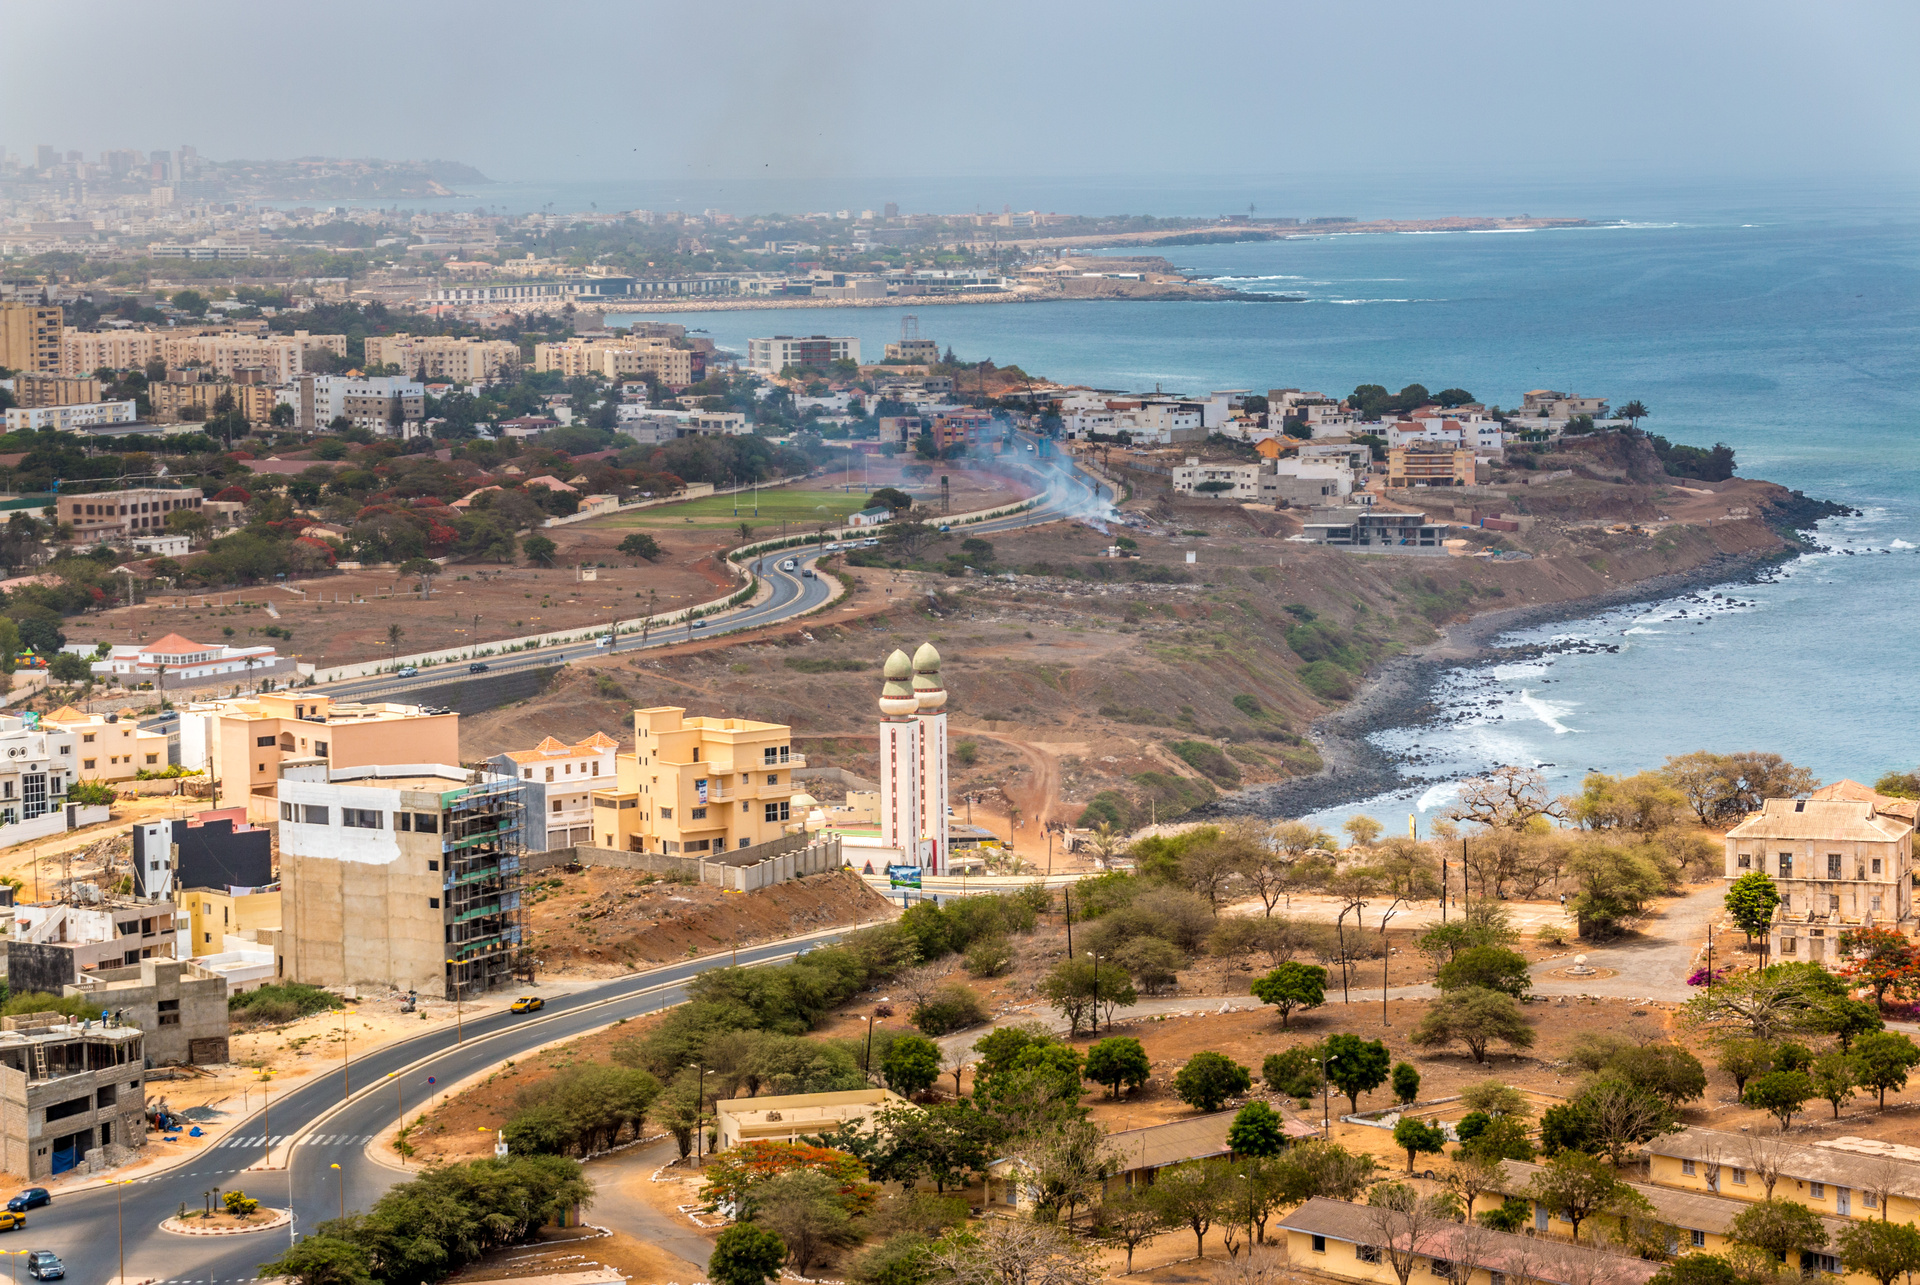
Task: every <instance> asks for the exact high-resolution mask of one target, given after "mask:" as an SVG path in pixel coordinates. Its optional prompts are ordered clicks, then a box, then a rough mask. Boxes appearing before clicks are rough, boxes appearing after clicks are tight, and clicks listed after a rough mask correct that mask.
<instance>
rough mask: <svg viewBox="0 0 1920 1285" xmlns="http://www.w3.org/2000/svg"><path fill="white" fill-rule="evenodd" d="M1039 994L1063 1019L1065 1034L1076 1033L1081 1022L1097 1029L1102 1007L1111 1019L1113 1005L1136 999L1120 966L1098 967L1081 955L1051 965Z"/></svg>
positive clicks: (1041, 983) (1129, 981) (1131, 986)
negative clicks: (1065, 1023) (1064, 1021)
mask: <svg viewBox="0 0 1920 1285" xmlns="http://www.w3.org/2000/svg"><path fill="white" fill-rule="evenodd" d="M1040 994H1041V995H1042V996H1043V997H1044V998H1045V999H1046V1001H1047V1003H1048V1004H1050V1005H1051V1006H1052V1007H1053V1008H1054V1009H1056V1010H1057V1011H1058V1012H1059V1014H1060V1016H1062V1017H1064V1018H1066V1019H1067V1033H1068V1035H1069V1036H1072V1035H1077V1034H1079V1033H1080V1024H1081V1023H1082V1022H1087V1023H1088V1024H1089V1025H1090V1026H1092V1027H1093V1028H1094V1029H1095V1030H1096V1031H1097V1030H1098V1029H1099V1025H1100V1012H1101V1010H1102V1009H1103V1008H1104V1009H1105V1010H1106V1011H1107V1013H1108V1014H1109V1018H1111V1014H1112V1012H1113V1009H1114V1008H1115V1007H1117V1006H1119V1005H1121V1004H1131V1003H1133V1002H1134V1001H1136V1000H1137V999H1139V995H1138V993H1137V992H1135V990H1134V989H1133V982H1132V981H1131V980H1130V979H1129V978H1128V977H1127V974H1126V973H1125V972H1124V971H1123V970H1122V969H1120V968H1118V967H1116V966H1115V965H1113V964H1111V963H1109V964H1108V965H1107V966H1106V967H1105V968H1101V967H1100V966H1099V965H1098V963H1096V962H1095V961H1093V960H1090V959H1087V958H1085V957H1076V958H1073V959H1063V960H1061V961H1060V962H1059V963H1057V964H1055V965H1054V966H1053V970H1052V971H1051V972H1049V973H1048V974H1047V975H1046V977H1045V978H1043V979H1042V980H1041V982H1040Z"/></svg>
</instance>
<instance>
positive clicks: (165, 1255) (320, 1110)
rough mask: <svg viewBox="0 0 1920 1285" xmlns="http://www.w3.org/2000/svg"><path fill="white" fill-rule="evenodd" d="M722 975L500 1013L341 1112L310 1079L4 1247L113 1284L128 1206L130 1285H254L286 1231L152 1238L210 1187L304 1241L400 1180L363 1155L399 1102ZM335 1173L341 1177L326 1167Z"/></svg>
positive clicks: (675, 974)
mask: <svg viewBox="0 0 1920 1285" xmlns="http://www.w3.org/2000/svg"><path fill="white" fill-rule="evenodd" d="M844 931H847V930H845V929H836V930H832V931H830V932H828V933H824V934H818V935H811V936H809V937H808V938H807V939H806V940H807V942H809V943H811V944H825V943H826V942H830V941H833V940H835V939H837V937H838V936H839V935H840V934H841V933H842V932H844ZM798 945H799V943H797V942H795V941H786V942H773V943H769V944H767V945H764V946H757V947H750V948H747V949H743V950H741V951H740V954H739V959H740V962H741V963H742V964H760V963H768V962H771V961H775V960H779V959H783V958H785V957H787V956H790V955H792V954H793V953H794V952H795V950H796V949H797V948H798ZM728 962H729V959H728V958H727V957H726V956H720V957H716V958H713V959H706V960H690V961H688V962H686V963H682V964H672V965H668V966H667V967H664V968H657V969H653V970H651V971H648V972H645V973H638V974H635V975H633V976H631V977H626V978H621V979H619V980H616V981H611V982H607V983H605V984H603V985H600V986H595V987H591V988H587V989H583V990H580V991H577V992H575V993H573V994H571V995H567V996H564V997H557V998H554V999H553V1000H551V1001H550V1005H549V1007H548V1009H547V1010H546V1012H544V1013H541V1014H537V1015H534V1016H532V1017H523V1016H516V1015H513V1014H510V1013H500V1014H495V1015H493V1016H490V1017H486V1018H482V1019H478V1020H476V1021H473V1022H469V1023H468V1024H467V1026H466V1031H465V1039H464V1041H462V1042H459V1043H456V1041H455V1037H454V1034H453V1032H450V1031H436V1032H434V1033H430V1034H428V1035H423V1036H420V1037H418V1038H416V1039H412V1040H406V1041H403V1042H401V1043H398V1044H393V1045H389V1046H388V1047H386V1048H383V1049H381V1050H380V1051H378V1052H376V1053H372V1054H369V1055H368V1056H366V1057H364V1058H361V1059H359V1060H357V1061H355V1062H354V1064H353V1066H352V1068H351V1071H350V1074H351V1076H352V1081H353V1085H354V1095H353V1097H352V1099H351V1100H350V1101H346V1102H345V1104H344V1106H343V1105H342V1104H343V1096H342V1095H343V1080H342V1075H343V1073H342V1072H341V1071H337V1070H336V1071H333V1072H330V1073H328V1074H326V1075H323V1076H318V1077H316V1078H315V1079H313V1080H312V1081H310V1082H308V1083H306V1084H303V1085H302V1086H301V1087H300V1088H297V1089H294V1090H291V1091H290V1092H289V1094H288V1095H287V1097H285V1098H274V1099H273V1100H272V1101H271V1102H270V1103H269V1106H268V1110H267V1112H266V1115H265V1117H263V1116H262V1115H261V1113H258V1112H256V1113H254V1114H253V1115H252V1116H250V1117H247V1118H245V1119H243V1120H241V1121H238V1122H236V1123H235V1125H234V1126H233V1127H232V1129H231V1131H230V1132H229V1133H228V1135H227V1137H226V1138H224V1139H222V1140H221V1141H220V1142H218V1143H215V1144H214V1145H213V1146H211V1147H209V1148H208V1149H207V1150H206V1151H203V1152H201V1153H199V1154H198V1155H197V1156H195V1157H194V1158H193V1159H192V1160H190V1161H188V1162H187V1163H185V1164H183V1165H181V1166H180V1167H178V1168H176V1169H173V1170H169V1171H167V1172H165V1173H161V1174H156V1175H153V1176H151V1177H147V1178H142V1179H138V1180H136V1181H134V1182H132V1183H128V1184H125V1185H119V1186H114V1187H102V1188H95V1189H93V1190H91V1191H81V1192H76V1193H74V1194H72V1195H62V1196H57V1197H56V1198H55V1200H54V1203H53V1204H52V1205H51V1206H49V1207H47V1208H44V1209H38V1210H35V1211H34V1212H33V1214H32V1215H31V1216H30V1219H29V1222H28V1226H27V1228H26V1231H25V1234H24V1235H22V1236H18V1237H15V1238H13V1239H12V1240H10V1241H9V1244H8V1246H7V1247H8V1248H13V1249H51V1250H53V1251H54V1252H56V1253H58V1254H59V1255H60V1256H61V1258H62V1259H64V1260H65V1262H66V1264H67V1278H68V1279H69V1280H71V1281H75V1282H93V1281H103V1280H107V1279H108V1278H110V1277H112V1276H114V1275H116V1274H117V1273H118V1270H119V1263H118V1251H119V1239H118V1236H117V1234H116V1228H117V1227H118V1226H120V1225H122V1224H121V1223H120V1222H119V1217H120V1214H119V1213H118V1211H117V1208H116V1206H117V1205H118V1204H119V1202H121V1201H124V1227H125V1237H126V1261H127V1276H128V1278H129V1279H130V1280H134V1281H138V1280H144V1279H153V1280H158V1281H175V1282H188V1281H192V1282H208V1281H216V1282H217V1281H235V1280H251V1279H253V1277H254V1275H255V1274H256V1268H257V1267H258V1266H259V1264H261V1263H263V1262H266V1261H268V1260H269V1259H272V1258H274V1257H276V1256H277V1255H279V1254H280V1253H281V1252H282V1251H283V1250H284V1249H285V1248H286V1247H287V1245H288V1243H289V1241H290V1234H289V1232H288V1231H280V1232H261V1233H256V1234H252V1235H246V1236H233V1237H215V1238H205V1239H202V1238H197V1237H182V1236H173V1235H169V1234H167V1233H165V1232H162V1231H160V1230H158V1224H159V1223H160V1221H161V1220H162V1219H163V1218H166V1217H168V1216H169V1215H171V1214H173V1213H175V1212H176V1211H177V1210H178V1207H179V1205H180V1203H181V1202H182V1201H185V1202H186V1203H188V1204H189V1205H198V1204H200V1203H201V1193H202V1192H203V1191H206V1190H208V1189H210V1188H212V1187H216V1186H217V1187H220V1188H222V1189H224V1190H232V1189H233V1188H235V1187H239V1188H241V1189H243V1190H245V1191H246V1192H247V1194H249V1195H251V1196H255V1197H257V1198H259V1199H260V1200H261V1201H262V1203H264V1204H267V1205H271V1206H276V1207H283V1208H284V1207H286V1206H287V1205H288V1204H289V1196H288V1191H289V1185H291V1190H292V1196H291V1205H292V1208H293V1210H294V1213H295V1223H294V1228H293V1229H290V1230H305V1229H309V1228H311V1227H313V1226H314V1225H315V1224H316V1223H319V1222H322V1221H324V1220H326V1219H328V1218H333V1217H337V1216H338V1215H339V1212H340V1205H341V1199H342V1192H341V1189H340V1186H339V1185H338V1184H339V1183H340V1182H342V1181H344V1182H345V1184H346V1189H345V1193H344V1195H345V1202H346V1207H347V1209H348V1210H350V1211H351V1210H354V1209H365V1208H367V1207H368V1206H369V1205H371V1204H372V1203H373V1202H374V1200H376V1199H378V1197H379V1196H380V1194H381V1193H382V1192H384V1191H385V1190H386V1189H387V1188H388V1187H390V1186H392V1185H393V1184H394V1183H395V1182H396V1181H399V1180H400V1179H401V1178H402V1176H403V1175H402V1174H401V1173H400V1172H399V1171H397V1170H395V1169H391V1168H389V1167H387V1166H385V1165H381V1164H377V1163H375V1162H373V1161H371V1160H369V1159H367V1157H366V1155H365V1154H364V1149H365V1146H366V1144H367V1142H368V1141H369V1140H371V1139H372V1138H373V1137H374V1136H375V1135H376V1134H378V1133H379V1132H380V1131H381V1130H383V1129H386V1128H388V1127H390V1126H392V1125H393V1124H394V1123H395V1122H396V1121H397V1120H398V1119H399V1117H400V1105H401V1103H400V1100H399V1095H404V1099H405V1104H406V1107H407V1110H408V1111H409V1112H413V1113H417V1112H418V1111H419V1109H420V1107H421V1106H422V1104H423V1103H424V1102H425V1100H426V1097H427V1096H428V1094H429V1092H430V1090H429V1089H428V1086H427V1078H428V1077H429V1076H432V1077H433V1078H434V1079H436V1080H437V1081H438V1082H439V1084H441V1085H446V1084H452V1083H455V1082H457V1081H459V1080H461V1079H463V1078H464V1077H466V1076H468V1075H471V1074H473V1073H474V1072H476V1071H480V1070H483V1069H485V1068H486V1067H489V1066H491V1065H493V1064H495V1063H497V1062H499V1061H501V1060H502V1059H505V1058H510V1057H517V1056H521V1055H523V1054H524V1053H525V1052H526V1051H527V1050H529V1049H532V1048H535V1047H537V1046H539V1045H542V1044H545V1043H547V1042H549V1041H552V1040H557V1039H566V1038H570V1037H573V1036H576V1035H582V1034H585V1033H587V1032H589V1031H592V1030H596V1029H598V1028H599V1027H602V1026H604V1025H606V1024H607V1023H609V1022H613V1021H616V1020H618V1019H620V1018H623V1017H638V1016H641V1015H643V1014H646V1013H651V1012H655V1011H657V1010H659V1009H662V1008H665V1007H668V1006H670V1005H673V1004H677V1003H679V1002H680V1001H681V1000H683V999H684V998H685V997H686V987H685V983H686V982H687V981H688V980H689V979H690V978H692V977H694V976H696V975H698V974H699V973H701V972H703V971H705V970H707V969H709V968H714V967H719V966H723V965H726V964H727V963H728ZM422 1059H425V1061H424V1063H423V1064H422V1065H419V1066H414V1067H412V1069H409V1070H407V1071H406V1072H405V1073H404V1075H398V1076H396V1079H398V1080H399V1081H400V1084H401V1087H400V1089H399V1091H398V1094H396V1090H395V1089H394V1087H393V1081H391V1080H388V1079H387V1078H386V1077H387V1076H388V1074H389V1073H390V1072H399V1071H401V1069H402V1068H403V1067H409V1066H410V1065H411V1064H413V1063H416V1062H421V1061H422ZM335 1108H341V1109H340V1110H338V1111H335V1110H334V1109H335ZM329 1112H333V1114H328V1113H329ZM268 1120H270V1121H271V1124H272V1146H273V1147H274V1148H275V1152H274V1156H273V1166H274V1167H273V1168H271V1169H269V1170H265V1171H261V1170H257V1169H254V1167H255V1166H257V1165H259V1164H260V1163H261V1159H262V1154H263V1152H264V1151H265V1149H266V1147H267V1145H268V1142H267V1138H268V1129H267V1123H268ZM289 1143H291V1146H289V1145H288V1144H289ZM289 1156H290V1157H291V1161H292V1163H291V1165H290V1166H289V1165H288V1164H287V1159H288V1157H289ZM336 1164H337V1165H339V1166H340V1168H339V1170H338V1171H335V1170H334V1169H332V1167H331V1166H333V1165H336ZM249 1170H253V1171H252V1172H249ZM676 1252H677V1251H676ZM702 1261H704V1260H702Z"/></svg>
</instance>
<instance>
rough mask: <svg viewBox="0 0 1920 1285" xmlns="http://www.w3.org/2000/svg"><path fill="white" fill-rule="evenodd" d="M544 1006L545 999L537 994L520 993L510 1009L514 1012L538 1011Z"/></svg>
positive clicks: (545, 1003) (545, 1004)
mask: <svg viewBox="0 0 1920 1285" xmlns="http://www.w3.org/2000/svg"><path fill="white" fill-rule="evenodd" d="M546 1006H547V1001H545V1000H544V999H541V998H540V997H539V996H538V995H522V996H521V997H520V998H519V999H517V1000H515V1001H513V1010H512V1011H513V1012H516V1013H538V1012H539V1011H540V1010H541V1009H543V1008H545V1007H546Z"/></svg>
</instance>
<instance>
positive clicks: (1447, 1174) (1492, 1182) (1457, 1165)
mask: <svg viewBox="0 0 1920 1285" xmlns="http://www.w3.org/2000/svg"><path fill="white" fill-rule="evenodd" d="M1440 1181H1441V1182H1443V1183H1445V1184H1446V1187H1447V1190H1448V1191H1451V1192H1453V1193H1454V1194H1455V1195H1456V1196H1458V1197H1460V1199H1461V1200H1462V1201H1463V1202H1465V1204H1466V1209H1467V1221H1468V1222H1469V1223H1471V1222H1472V1221H1473V1205H1474V1202H1475V1201H1477V1200H1479V1199H1480V1196H1481V1194H1482V1193H1484V1192H1489V1191H1498V1190H1500V1188H1501V1187H1502V1186H1504V1185H1505V1184H1506V1181H1507V1171H1506V1167H1505V1166H1504V1165H1502V1164H1501V1163H1500V1161H1499V1159H1497V1158H1495V1157H1493V1156H1484V1155H1480V1154H1477V1153H1474V1152H1469V1151H1468V1150H1467V1149H1466V1148H1465V1147H1462V1148H1460V1150H1458V1151H1456V1152H1454V1154H1453V1158H1452V1160H1451V1162H1450V1163H1449V1164H1448V1165H1447V1167H1446V1169H1445V1170H1444V1171H1443V1172H1442V1173H1441V1175H1440Z"/></svg>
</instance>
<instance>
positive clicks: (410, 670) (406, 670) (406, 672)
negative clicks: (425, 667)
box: [394, 665, 420, 678]
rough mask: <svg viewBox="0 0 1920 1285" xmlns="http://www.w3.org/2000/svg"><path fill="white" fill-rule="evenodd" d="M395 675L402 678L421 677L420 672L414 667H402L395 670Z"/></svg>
mask: <svg viewBox="0 0 1920 1285" xmlns="http://www.w3.org/2000/svg"><path fill="white" fill-rule="evenodd" d="M394 673H395V674H396V675H398V676H399V677H401V678H418V677H420V671H419V670H417V669H415V668H414V667H413V666H412V665H402V666H401V667H400V668H399V669H397V670H395V671H394Z"/></svg>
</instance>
